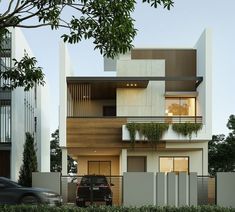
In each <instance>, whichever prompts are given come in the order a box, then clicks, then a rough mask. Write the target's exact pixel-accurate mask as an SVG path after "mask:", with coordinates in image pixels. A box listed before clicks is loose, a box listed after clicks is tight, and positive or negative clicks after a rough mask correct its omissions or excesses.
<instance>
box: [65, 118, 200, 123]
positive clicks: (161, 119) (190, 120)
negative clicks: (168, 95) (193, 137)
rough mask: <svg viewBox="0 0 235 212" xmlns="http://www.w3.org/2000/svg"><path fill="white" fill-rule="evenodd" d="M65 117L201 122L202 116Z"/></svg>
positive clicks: (148, 121) (137, 121) (155, 121)
mask: <svg viewBox="0 0 235 212" xmlns="http://www.w3.org/2000/svg"><path fill="white" fill-rule="evenodd" d="M67 118H80V119H83V118H84V119H95V118H99V119H100V118H101V119H102V118H103V119H115V118H117V119H118V118H126V120H127V123H131V122H136V123H151V122H154V123H169V124H170V123H202V122H203V118H202V116H68V117H67Z"/></svg>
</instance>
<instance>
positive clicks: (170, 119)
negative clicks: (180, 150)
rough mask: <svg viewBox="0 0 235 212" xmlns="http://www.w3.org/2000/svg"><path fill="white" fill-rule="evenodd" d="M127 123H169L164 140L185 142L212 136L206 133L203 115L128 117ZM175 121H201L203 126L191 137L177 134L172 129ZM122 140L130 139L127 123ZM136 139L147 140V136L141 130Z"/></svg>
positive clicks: (124, 126) (123, 128)
mask: <svg viewBox="0 0 235 212" xmlns="http://www.w3.org/2000/svg"><path fill="white" fill-rule="evenodd" d="M127 123H168V124H169V128H168V130H167V131H166V132H165V133H164V135H163V137H162V139H161V140H162V141H167V142H179V141H180V142H181V141H182V142H184V141H187V142H188V141H190V140H192V141H198V142H200V141H204V140H210V139H211V137H210V136H208V135H207V133H206V125H205V124H203V119H202V116H158V117H128V118H127ZM174 123H201V124H203V125H202V128H201V129H200V130H199V131H198V132H197V133H196V134H195V133H193V134H192V136H191V138H189V137H188V136H183V135H180V134H177V133H176V132H175V131H174V130H173V129H172V124H174ZM122 140H123V141H130V135H129V131H128V129H127V127H126V125H123V126H122ZM135 140H136V141H143V140H146V138H145V137H144V136H143V135H142V134H141V133H139V132H136V137H135Z"/></svg>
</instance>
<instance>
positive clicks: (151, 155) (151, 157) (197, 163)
mask: <svg viewBox="0 0 235 212" xmlns="http://www.w3.org/2000/svg"><path fill="white" fill-rule="evenodd" d="M185 148H190V147H189V146H187V147H185ZM202 152H203V151H202V150H200V149H194V150H193V149H191V150H184V149H183V148H182V146H181V147H180V148H178V150H177V151H176V150H170V151H169V150H167V149H166V150H161V151H158V152H156V151H152V152H151V151H141V152H140V151H128V153H127V156H146V158H147V172H154V173H156V172H159V171H160V168H159V161H160V159H159V158H160V157H162V156H169V157H172V156H185V157H189V171H190V172H197V174H198V175H202V174H204V175H206V174H207V173H205V170H204V171H203V165H202V161H203V156H202Z"/></svg>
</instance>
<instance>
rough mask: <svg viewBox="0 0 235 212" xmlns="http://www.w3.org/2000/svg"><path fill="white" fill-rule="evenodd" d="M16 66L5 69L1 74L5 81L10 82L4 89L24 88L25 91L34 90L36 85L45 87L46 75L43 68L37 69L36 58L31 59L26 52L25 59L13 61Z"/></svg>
mask: <svg viewBox="0 0 235 212" xmlns="http://www.w3.org/2000/svg"><path fill="white" fill-rule="evenodd" d="M13 62H14V66H13V68H11V67H5V70H4V71H2V72H0V77H1V78H3V79H5V80H10V83H9V84H4V85H3V88H8V89H14V88H17V87H24V90H25V91H28V90H29V89H30V88H33V87H34V86H35V84H38V85H44V83H45V82H44V80H43V79H44V74H43V72H42V68H41V67H37V66H36V64H37V60H36V58H35V57H29V55H28V54H27V53H26V52H25V54H24V57H23V58H22V59H21V60H20V61H17V60H16V59H13Z"/></svg>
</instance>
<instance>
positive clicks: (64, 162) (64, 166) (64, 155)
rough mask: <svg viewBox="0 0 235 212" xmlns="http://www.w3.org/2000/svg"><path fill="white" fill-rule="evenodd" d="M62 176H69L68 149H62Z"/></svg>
mask: <svg viewBox="0 0 235 212" xmlns="http://www.w3.org/2000/svg"><path fill="white" fill-rule="evenodd" d="M61 150H62V175H67V174H68V166H67V163H68V160H67V157H68V154H67V149H66V148H62V149H61Z"/></svg>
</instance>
